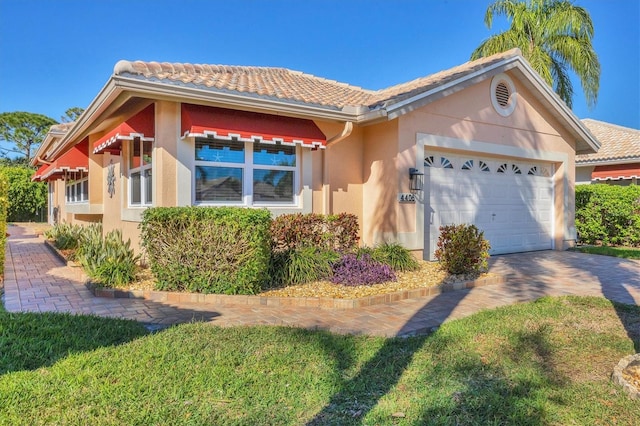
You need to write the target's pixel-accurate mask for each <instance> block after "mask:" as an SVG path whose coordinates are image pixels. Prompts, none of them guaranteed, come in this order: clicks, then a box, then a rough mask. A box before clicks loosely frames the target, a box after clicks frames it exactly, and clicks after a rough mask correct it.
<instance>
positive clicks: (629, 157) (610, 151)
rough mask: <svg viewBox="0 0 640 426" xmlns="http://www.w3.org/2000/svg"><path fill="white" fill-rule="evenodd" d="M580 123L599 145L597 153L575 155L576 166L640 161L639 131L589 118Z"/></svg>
mask: <svg viewBox="0 0 640 426" xmlns="http://www.w3.org/2000/svg"><path fill="white" fill-rule="evenodd" d="M582 123H583V124H584V125H585V127H586V128H587V129H589V131H590V132H591V133H592V134H593V135H594V136H595V137H596V139H598V140H599V141H600V144H601V145H600V150H598V152H597V153H594V154H583V155H577V156H576V165H592V164H613V163H628V162H632V161H640V130H637V129H632V128H630V127H622V126H618V125H616V124H611V123H605V122H604V121H598V120H592V119H590V118H587V119H584V120H582Z"/></svg>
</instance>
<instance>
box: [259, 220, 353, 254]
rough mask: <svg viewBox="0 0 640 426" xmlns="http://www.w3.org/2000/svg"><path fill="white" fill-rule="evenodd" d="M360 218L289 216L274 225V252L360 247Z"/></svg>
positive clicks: (349, 249) (340, 250)
mask: <svg viewBox="0 0 640 426" xmlns="http://www.w3.org/2000/svg"><path fill="white" fill-rule="evenodd" d="M358 230H359V226H358V217H357V216H356V215H354V214H349V213H340V214H337V215H327V216H325V215H321V214H316V213H309V214H301V213H295V214H285V215H282V216H278V217H276V218H275V219H274V221H273V223H272V224H271V235H272V238H273V241H272V244H273V251H274V252H283V251H288V250H295V249H299V248H301V247H309V246H311V247H317V248H320V249H323V250H335V251H339V252H346V251H351V250H355V249H356V248H357V246H358V239H359V238H360V237H359V236H358Z"/></svg>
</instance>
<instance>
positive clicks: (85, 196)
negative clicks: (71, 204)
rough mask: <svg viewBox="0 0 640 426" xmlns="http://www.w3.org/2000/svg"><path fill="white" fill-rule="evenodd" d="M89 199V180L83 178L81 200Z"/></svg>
mask: <svg viewBox="0 0 640 426" xmlns="http://www.w3.org/2000/svg"><path fill="white" fill-rule="evenodd" d="M88 199H89V181H88V180H85V181H83V182H82V201H87V200H88Z"/></svg>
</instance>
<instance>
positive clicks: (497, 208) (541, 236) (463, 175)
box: [424, 150, 554, 259]
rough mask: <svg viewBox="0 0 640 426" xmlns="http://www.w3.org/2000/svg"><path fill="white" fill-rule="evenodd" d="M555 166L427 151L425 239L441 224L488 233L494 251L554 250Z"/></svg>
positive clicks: (433, 241) (434, 237)
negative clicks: (466, 224)
mask: <svg viewBox="0 0 640 426" xmlns="http://www.w3.org/2000/svg"><path fill="white" fill-rule="evenodd" d="M552 176H553V164H551V163H544V162H532V161H527V160H524V161H520V160H518V159H500V158H490V157H483V156H481V155H475V154H469V155H461V154H459V153H448V152H438V151H431V150H425V155H424V200H425V215H424V217H425V222H426V223H425V227H424V229H425V231H426V232H427V233H428V235H425V242H428V244H429V247H428V253H429V258H430V259H433V252H434V250H435V249H436V244H437V240H438V235H439V231H438V229H439V227H440V226H441V225H450V224H461V223H470V224H475V225H476V226H477V227H478V228H479V229H480V230H482V231H484V233H485V238H486V239H488V240H489V242H490V244H491V250H490V253H491V254H504V253H517V252H525V251H534V250H547V249H552V248H553V200H554V196H553V178H552Z"/></svg>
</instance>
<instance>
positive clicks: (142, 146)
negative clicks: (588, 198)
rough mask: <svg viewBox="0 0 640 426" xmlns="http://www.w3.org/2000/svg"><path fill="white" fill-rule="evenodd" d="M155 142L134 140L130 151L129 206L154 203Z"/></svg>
mask: <svg viewBox="0 0 640 426" xmlns="http://www.w3.org/2000/svg"><path fill="white" fill-rule="evenodd" d="M152 152H153V142H152V141H144V140H141V139H140V138H136V139H134V140H133V142H132V144H131V149H130V150H129V159H128V166H129V204H130V205H132V206H149V205H151V204H152V203H153V195H152V194H153V191H152V187H153V174H152V158H151V156H152Z"/></svg>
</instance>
